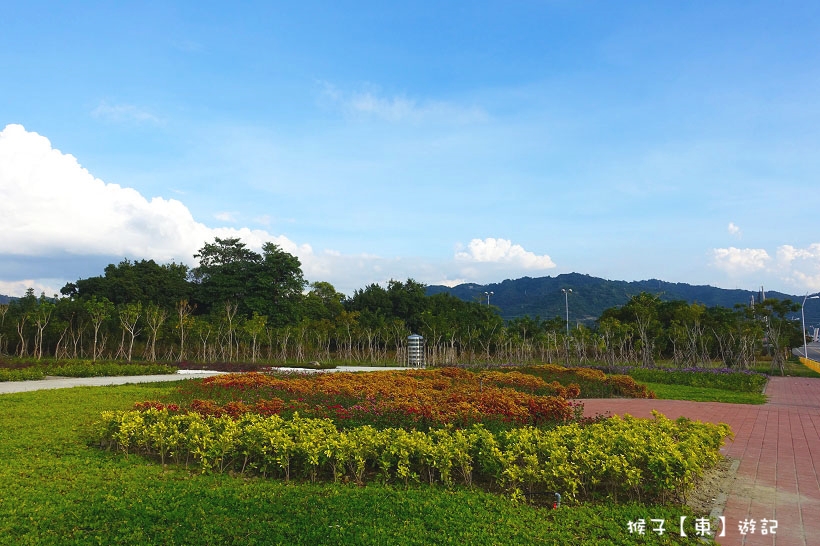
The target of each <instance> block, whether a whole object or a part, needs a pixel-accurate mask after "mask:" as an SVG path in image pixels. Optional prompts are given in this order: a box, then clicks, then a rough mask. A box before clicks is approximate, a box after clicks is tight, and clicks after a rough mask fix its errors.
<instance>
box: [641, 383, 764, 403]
mask: <svg viewBox="0 0 820 546" xmlns="http://www.w3.org/2000/svg"><path fill="white" fill-rule="evenodd" d="M645 385H646V388H647V389H649V390H651V391H652V392H654V393H655V396H656V397H657V398H658V399H659V400H691V401H693V402H725V403H727V404H765V403H766V395H765V394H763V393H762V392H741V391H734V390H725V389H720V388H711V387H690V386H688V385H669V384H666V383H645Z"/></svg>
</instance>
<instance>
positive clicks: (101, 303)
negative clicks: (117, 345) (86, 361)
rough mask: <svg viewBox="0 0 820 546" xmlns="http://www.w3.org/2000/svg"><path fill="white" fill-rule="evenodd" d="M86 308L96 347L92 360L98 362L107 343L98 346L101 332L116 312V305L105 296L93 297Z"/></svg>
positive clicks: (92, 352) (85, 305) (92, 353)
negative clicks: (104, 324) (105, 323)
mask: <svg viewBox="0 0 820 546" xmlns="http://www.w3.org/2000/svg"><path fill="white" fill-rule="evenodd" d="M84 307H85V311H86V313H88V317H89V318H90V320H91V326H92V328H94V345H93V347H92V350H91V360H92V361H96V360H97V358H98V357H99V356H100V354H101V353H102V349H103V348H104V347H105V343H100V344H98V341H99V337H100V330H101V328H102V325H103V323H104V322H105V321H106V320H107V319H108V318H109V317H111V314H112V313H113V311H114V304H113V303H111V302H110V301H109V300H108V298H106V297H105V296H102V297H100V298H97V296H91V299H89V300H88V301H86V302H85V304H84ZM98 345H99V347H98Z"/></svg>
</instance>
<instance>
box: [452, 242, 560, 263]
mask: <svg viewBox="0 0 820 546" xmlns="http://www.w3.org/2000/svg"><path fill="white" fill-rule="evenodd" d="M455 258H456V260H458V261H461V262H474V263H495V264H506V265H512V266H516V267H520V268H523V269H529V270H532V269H552V268H553V267H555V263H554V262H553V261H552V259H551V258H550V257H549V256H547V255H546V254H544V255H543V256H538V255H536V254H535V253H533V252H529V251H527V250H525V249H524V247H522V246H521V245H514V244H513V243H512V241H509V240H507V239H495V238H493V237H488V238H486V239H473V240H472V241H470V244H469V245H467V249H466V250H459V251H457V252H456V255H455Z"/></svg>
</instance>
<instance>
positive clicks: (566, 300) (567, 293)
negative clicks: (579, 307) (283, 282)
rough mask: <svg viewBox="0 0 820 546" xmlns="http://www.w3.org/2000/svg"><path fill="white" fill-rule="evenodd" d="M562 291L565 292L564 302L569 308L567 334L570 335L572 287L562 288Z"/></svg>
mask: <svg viewBox="0 0 820 546" xmlns="http://www.w3.org/2000/svg"><path fill="white" fill-rule="evenodd" d="M561 292H563V293H564V304H565V305H566V309H567V336H569V295H570V294H571V293H572V288H569V289H567V288H562V289H561Z"/></svg>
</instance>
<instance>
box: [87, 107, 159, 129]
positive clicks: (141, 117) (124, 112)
mask: <svg viewBox="0 0 820 546" xmlns="http://www.w3.org/2000/svg"><path fill="white" fill-rule="evenodd" d="M91 116H92V117H94V118H96V119H102V120H105V121H110V122H114V123H151V124H154V125H161V124H162V123H163V121H162V120H161V119H160V118H158V117H157V116H155V115H154V114H152V113H150V112H148V111H147V110H144V109H142V108H138V107H136V106H134V105H133V104H109V103H108V102H107V101H100V104H99V105H98V106H97V107H96V108H95V109H94V110H92V111H91Z"/></svg>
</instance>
